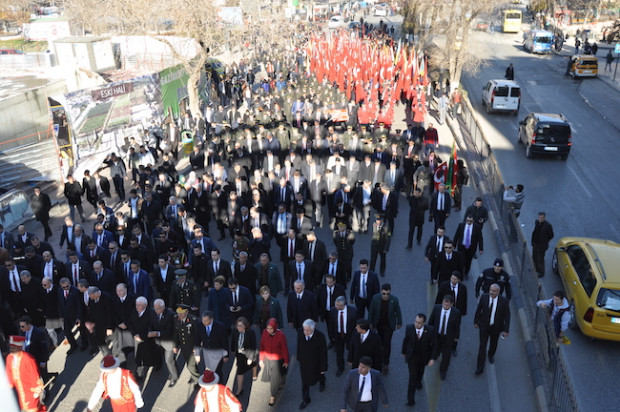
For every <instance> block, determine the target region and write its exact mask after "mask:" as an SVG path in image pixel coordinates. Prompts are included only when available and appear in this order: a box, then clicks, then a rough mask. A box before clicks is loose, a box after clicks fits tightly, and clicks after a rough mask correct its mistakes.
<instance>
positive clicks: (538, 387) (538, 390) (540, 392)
mask: <svg viewBox="0 0 620 412" xmlns="http://www.w3.org/2000/svg"><path fill="white" fill-rule="evenodd" d="M452 122H453V120H451V119H447V124H448V127H449V128H450V131H451V132H452V136H454V139H455V141H456V143H457V145H458V146H459V149H461V150H463V149H464V147H465V144H464V142H463V141H462V136H461V134H460V132H459V131H458V130H456V129H455V128H454V126H453V125H452ZM473 175H476V176H475V177H474V176H473ZM470 176H472V177H473V179H474V180H478V181H480V180H481V178H482V176H478V175H477V173H471V174H470ZM477 189H478V190H479V191H480V194H481V195H482V197H483V198H484V200H485V202H486V204H489V205H490V204H492V203H490V202H489V193H488V192H487V190H486V187H485V186H484V185H481V184H478V185H477ZM489 222H490V223H491V227H492V229H493V233H494V234H495V242H496V243H497V247H498V249H499V250H500V253H501V255H502V259H503V260H504V265H505V266H506V267H507V269H508V272H510V273H514V272H513V270H512V269H513V268H512V265H511V264H510V258H509V256H508V253H507V251H506V245H505V243H504V240H503V238H502V234H501V232H500V230H499V227H498V225H497V221H496V220H495V212H494V211H493V210H489ZM511 303H512V305H513V306H514V307H516V309H517V313H518V315H519V325H520V326H521V333H522V334H523V340H524V342H525V352H526V355H527V360H528V366H529V368H530V374H531V376H532V380H533V384H534V391H535V394H536V402H537V404H538V411H539V412H549V402H548V400H547V394H546V391H545V386H544V379H543V376H542V373H541V370H540V365H539V361H538V355H537V353H536V349H535V346H534V343H533V341H532V338H531V334H530V330H532V328H531V327H530V325H529V321H528V319H527V314H526V312H525V308H524V306H523V300H522V299H521V289H520V288H518V287H515V288H513V289H512V299H511Z"/></svg>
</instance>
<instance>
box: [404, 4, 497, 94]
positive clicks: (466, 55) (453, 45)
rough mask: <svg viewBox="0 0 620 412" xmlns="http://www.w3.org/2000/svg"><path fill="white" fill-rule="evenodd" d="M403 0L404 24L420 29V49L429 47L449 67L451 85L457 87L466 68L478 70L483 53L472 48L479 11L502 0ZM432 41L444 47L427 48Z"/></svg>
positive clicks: (433, 57)
mask: <svg viewBox="0 0 620 412" xmlns="http://www.w3.org/2000/svg"><path fill="white" fill-rule="evenodd" d="M403 1H404V3H403V7H404V9H405V16H404V21H403V25H404V26H405V27H406V28H414V29H415V28H417V29H415V30H416V31H417V32H418V34H419V39H418V48H419V49H420V50H419V51H424V49H425V48H426V49H430V53H431V56H430V57H431V60H432V61H433V62H435V65H439V66H441V67H443V68H446V69H447V70H448V74H449V79H450V85H451V87H452V88H455V87H457V86H458V84H459V83H460V79H461V74H462V72H463V70H464V69H465V70H470V71H475V70H476V69H477V67H478V66H479V65H480V61H481V59H480V53H472V50H471V48H470V32H471V30H472V27H473V23H474V21H475V20H476V19H477V17H478V16H479V15H480V14H482V13H486V12H489V11H491V10H493V9H494V8H495V7H497V6H498V5H499V4H500V1H499V0H447V1H432V2H422V1H419V0H415V1H413V2H412V1H410V0H403ZM430 42H433V43H436V44H439V45H441V46H442V47H437V48H431V47H428V46H429V45H430V44H429V43H430Z"/></svg>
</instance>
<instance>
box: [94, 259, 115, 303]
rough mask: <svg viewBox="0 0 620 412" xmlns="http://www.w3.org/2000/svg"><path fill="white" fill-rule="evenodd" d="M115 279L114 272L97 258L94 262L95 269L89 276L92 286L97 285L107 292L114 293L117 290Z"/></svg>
mask: <svg viewBox="0 0 620 412" xmlns="http://www.w3.org/2000/svg"><path fill="white" fill-rule="evenodd" d="M115 280H116V279H115V275H114V272H112V271H111V270H110V269H105V268H104V267H103V263H102V262H101V261H99V260H97V261H95V263H93V271H92V273H91V274H90V277H89V283H90V284H91V285H92V286H97V287H98V288H99V289H101V290H102V291H104V292H105V293H107V294H109V295H113V294H114V293H115V292H116V281H115Z"/></svg>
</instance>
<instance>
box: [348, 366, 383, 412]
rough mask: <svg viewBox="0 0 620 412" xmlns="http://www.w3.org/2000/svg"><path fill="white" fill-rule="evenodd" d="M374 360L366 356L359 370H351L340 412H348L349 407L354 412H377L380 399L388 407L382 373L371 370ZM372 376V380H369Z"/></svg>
mask: <svg viewBox="0 0 620 412" xmlns="http://www.w3.org/2000/svg"><path fill="white" fill-rule="evenodd" d="M372 364H373V362H372V359H371V358H370V357H368V356H364V357H362V358H361V359H360V362H359V366H358V367H357V369H353V370H351V371H350V372H349V373H348V374H347V378H346V379H345V381H344V388H343V392H342V402H341V409H340V412H347V411H348V409H347V405H348V406H350V407H351V408H353V410H354V411H361V412H377V411H378V410H379V398H381V403H383V407H384V408H387V407H388V396H387V391H386V390H385V386H384V384H383V379H382V378H381V373H380V372H379V371H378V370H376V369H371V367H372ZM367 376H370V379H367Z"/></svg>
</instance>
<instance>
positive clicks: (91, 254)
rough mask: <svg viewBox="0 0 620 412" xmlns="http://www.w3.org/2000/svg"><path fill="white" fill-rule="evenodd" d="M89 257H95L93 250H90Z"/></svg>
mask: <svg viewBox="0 0 620 412" xmlns="http://www.w3.org/2000/svg"><path fill="white" fill-rule="evenodd" d="M90 257H91V258H94V257H95V249H91V251H90Z"/></svg>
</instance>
